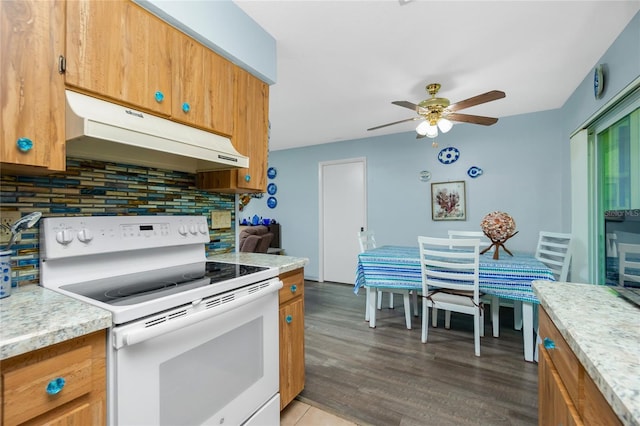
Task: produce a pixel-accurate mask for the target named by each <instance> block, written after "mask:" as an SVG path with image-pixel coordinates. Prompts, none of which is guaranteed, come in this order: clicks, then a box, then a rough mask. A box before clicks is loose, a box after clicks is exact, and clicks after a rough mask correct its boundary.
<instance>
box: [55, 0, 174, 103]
mask: <svg viewBox="0 0 640 426" xmlns="http://www.w3.org/2000/svg"><path fill="white" fill-rule="evenodd" d="M171 34H172V28H171V27H170V26H169V25H167V24H166V23H165V22H163V21H162V20H160V19H159V18H157V17H156V16H154V15H152V14H151V13H149V12H148V11H146V10H144V9H143V8H141V7H140V6H138V5H136V4H135V3H133V2H131V1H128V0H115V1H92V0H73V1H69V2H67V37H66V40H67V46H66V47H67V54H66V58H67V61H66V62H67V63H66V74H65V75H66V77H65V80H66V83H67V85H69V86H73V87H76V88H78V89H80V90H83V91H88V92H91V93H94V94H96V95H97V96H99V97H103V98H107V99H111V100H115V101H118V102H120V103H124V104H128V105H131V106H132V107H140V108H142V109H147V110H149V111H152V112H155V113H158V114H160V115H165V116H169V115H170V114H171V106H172V100H171V98H172V93H171V90H172V83H171V54H170V51H171Z"/></svg>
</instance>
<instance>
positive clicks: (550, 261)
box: [536, 231, 573, 281]
mask: <svg viewBox="0 0 640 426" xmlns="http://www.w3.org/2000/svg"><path fill="white" fill-rule="evenodd" d="M572 239H573V237H572V235H571V234H566V233H559V232H547V231H540V235H539V238H538V247H537V248H536V259H538V260H539V261H540V262H542V263H544V264H545V265H546V266H547V267H548V268H549V269H551V271H553V275H554V277H555V278H556V280H558V281H567V276H568V275H569V265H570V264H571V255H572Z"/></svg>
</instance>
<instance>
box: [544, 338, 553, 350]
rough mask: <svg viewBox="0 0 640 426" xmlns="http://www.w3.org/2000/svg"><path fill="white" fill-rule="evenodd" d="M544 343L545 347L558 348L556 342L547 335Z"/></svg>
mask: <svg viewBox="0 0 640 426" xmlns="http://www.w3.org/2000/svg"><path fill="white" fill-rule="evenodd" d="M542 344H543V345H544V347H545V349H555V348H556V344H555V342H554V341H553V340H551V339H549V338H548V337H545V338H544V340H543V341H542Z"/></svg>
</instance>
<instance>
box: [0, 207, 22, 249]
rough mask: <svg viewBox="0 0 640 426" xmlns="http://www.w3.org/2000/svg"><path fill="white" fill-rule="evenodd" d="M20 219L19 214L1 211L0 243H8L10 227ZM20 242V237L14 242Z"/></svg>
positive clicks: (20, 215)
mask: <svg viewBox="0 0 640 426" xmlns="http://www.w3.org/2000/svg"><path fill="white" fill-rule="evenodd" d="M21 217H22V214H20V212H16V211H3V212H0V223H2V226H0V243H8V242H9V240H10V239H11V225H13V223H14V222H15V221H17V220H19V219H20V218H21ZM19 240H20V236H19V235H18V237H17V238H16V242H17V241H19Z"/></svg>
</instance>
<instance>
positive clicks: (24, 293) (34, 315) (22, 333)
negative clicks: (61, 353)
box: [0, 285, 111, 360]
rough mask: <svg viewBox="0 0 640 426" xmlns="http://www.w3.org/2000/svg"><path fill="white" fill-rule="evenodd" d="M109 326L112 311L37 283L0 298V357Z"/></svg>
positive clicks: (5, 357)
mask: <svg viewBox="0 0 640 426" xmlns="http://www.w3.org/2000/svg"><path fill="white" fill-rule="evenodd" d="M110 326H111V312H109V311H106V310H104V309H100V308H98V307H95V306H92V305H89V304H87V303H84V302H81V301H79V300H76V299H73V298H71V297H67V296H64V295H62V294H59V293H56V292H54V291H52V290H47V289H45V288H42V287H40V286H38V285H26V286H22V287H18V288H13V289H12V293H11V296H9V297H5V298H3V299H0V360H3V359H7V358H11V357H13V356H16V355H21V354H23V353H27V352H30V351H33V350H36V349H40V348H43V347H46V346H50V345H53V344H56V343H60V342H63V341H65V340H69V339H73V338H75V337H79V336H83V335H85V334H89V333H93V332H94V331H98V330H102V329H105V328H109V327H110Z"/></svg>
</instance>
